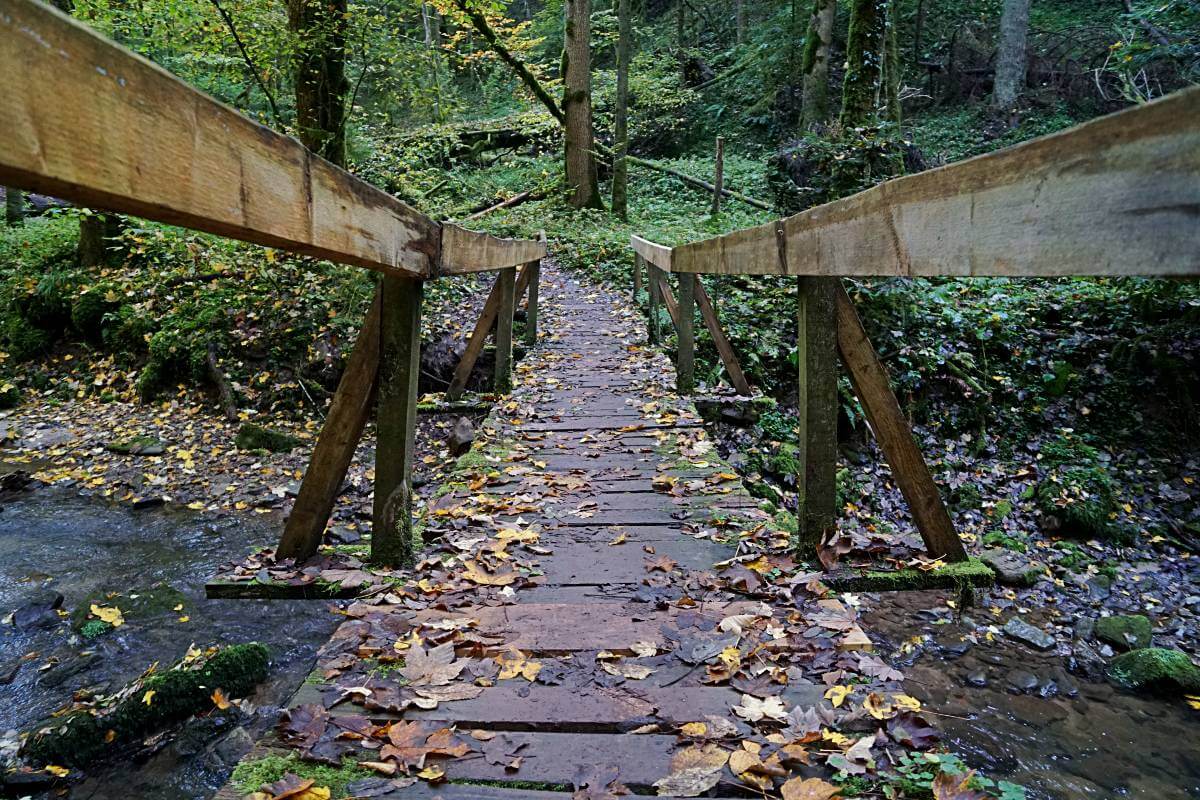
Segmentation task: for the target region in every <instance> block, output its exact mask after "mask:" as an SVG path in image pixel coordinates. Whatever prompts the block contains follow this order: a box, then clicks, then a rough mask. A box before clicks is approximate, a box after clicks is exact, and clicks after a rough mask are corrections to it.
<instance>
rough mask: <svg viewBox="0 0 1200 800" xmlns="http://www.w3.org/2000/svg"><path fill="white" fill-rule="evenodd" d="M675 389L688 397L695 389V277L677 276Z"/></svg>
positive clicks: (681, 274)
mask: <svg viewBox="0 0 1200 800" xmlns="http://www.w3.org/2000/svg"><path fill="white" fill-rule="evenodd" d="M675 333H676V347H675V389H676V391H677V392H678V393H679V394H681V395H685V396H686V395H689V394H691V393H692V392H693V391H694V390H695V388H696V276H695V275H689V274H686V273H680V275H679V310H678V313H677V314H676V316H675Z"/></svg>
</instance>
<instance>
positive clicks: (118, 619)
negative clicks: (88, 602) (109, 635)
mask: <svg viewBox="0 0 1200 800" xmlns="http://www.w3.org/2000/svg"><path fill="white" fill-rule="evenodd" d="M90 610H91V612H92V616H95V617H99V618H100V619H101V620H103V621H104V622H107V623H108V624H109V625H112V626H113V627H114V628H119V627H121V626H122V625H124V624H125V615H124V614H122V613H121V609H119V608H117V607H116V606H98V605H96V604H95V603H92V607H91V609H90Z"/></svg>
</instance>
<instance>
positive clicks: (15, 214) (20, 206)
mask: <svg viewBox="0 0 1200 800" xmlns="http://www.w3.org/2000/svg"><path fill="white" fill-rule="evenodd" d="M24 221H25V193H24V192H22V191H21V190H20V189H14V188H12V187H11V186H9V187H7V188H5V190H4V222H5V223H6V224H8V225H9V226H15V225H20V224H21V223H22V222H24Z"/></svg>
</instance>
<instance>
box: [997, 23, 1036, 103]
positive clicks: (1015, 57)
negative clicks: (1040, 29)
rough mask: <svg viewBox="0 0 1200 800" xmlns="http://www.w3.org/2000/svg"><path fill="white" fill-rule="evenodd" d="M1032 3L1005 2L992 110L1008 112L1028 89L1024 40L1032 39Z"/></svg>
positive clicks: (998, 46)
mask: <svg viewBox="0 0 1200 800" xmlns="http://www.w3.org/2000/svg"><path fill="white" fill-rule="evenodd" d="M1029 2H1030V0H1004V10H1003V11H1002V12H1001V14H1000V41H999V43H998V45H997V50H996V83H995V86H994V88H993V90H992V107H993V108H997V109H1004V108H1009V107H1011V106H1012V104H1013V103H1015V102H1016V101H1017V98H1018V97H1019V96H1020V95H1021V90H1022V89H1023V88H1024V87H1025V66H1026V65H1025V40H1026V39H1027V38H1028V36H1029Z"/></svg>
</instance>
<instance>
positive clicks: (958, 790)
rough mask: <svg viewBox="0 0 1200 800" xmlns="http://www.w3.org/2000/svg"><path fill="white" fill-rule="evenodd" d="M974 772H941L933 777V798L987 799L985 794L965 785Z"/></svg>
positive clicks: (958, 799) (942, 799)
mask: <svg viewBox="0 0 1200 800" xmlns="http://www.w3.org/2000/svg"><path fill="white" fill-rule="evenodd" d="M974 774H975V773H974V771H972V772H968V773H967V774H966V775H951V774H949V773H946V772H943V773H941V774H940V775H938V776H937V777H936V778H934V779H933V797H934V800H987V795H986V794H984V793H983V792H977V791H975V790H974V789H972V788H971V787H970V786H968V785H967V784H969V783H970V782H971V777H972V776H973V775H974Z"/></svg>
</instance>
